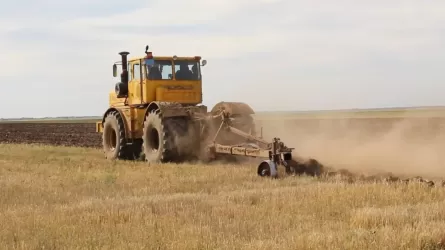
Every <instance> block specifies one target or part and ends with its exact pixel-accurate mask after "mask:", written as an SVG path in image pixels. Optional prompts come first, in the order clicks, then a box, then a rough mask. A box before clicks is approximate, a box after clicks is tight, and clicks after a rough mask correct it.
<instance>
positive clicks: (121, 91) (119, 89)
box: [114, 51, 130, 98]
mask: <svg viewBox="0 0 445 250" xmlns="http://www.w3.org/2000/svg"><path fill="white" fill-rule="evenodd" d="M128 54H130V53H129V52H125V51H124V52H120V53H119V55H121V57H122V74H121V82H119V83H116V85H115V87H114V91H115V92H116V95H117V98H122V97H126V96H127V94H128V61H127V55H128Z"/></svg>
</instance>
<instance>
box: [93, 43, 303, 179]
mask: <svg viewBox="0 0 445 250" xmlns="http://www.w3.org/2000/svg"><path fill="white" fill-rule="evenodd" d="M148 49H149V47H148V46H146V48H145V56H141V57H135V58H132V59H127V56H128V54H129V53H128V52H121V53H119V55H120V56H121V61H120V62H116V63H114V65H113V76H114V77H117V75H118V67H117V65H121V70H122V72H121V73H120V81H119V82H118V83H116V85H115V90H114V91H112V92H110V93H109V108H108V109H107V110H106V111H105V113H104V114H103V118H102V120H101V121H98V122H97V123H96V130H97V132H100V133H102V142H103V150H104V153H105V157H106V158H107V159H127V160H134V159H138V158H142V159H144V160H146V161H148V162H150V163H159V162H182V161H186V160H188V159H201V160H202V159H205V160H211V159H215V158H217V157H218V156H224V155H226V156H227V155H231V156H234V155H238V156H249V157H260V158H267V160H264V161H263V162H261V164H260V166H259V167H258V174H259V175H261V176H276V175H277V172H276V166H277V165H285V166H286V169H287V171H292V169H293V171H294V172H295V171H297V172H298V169H301V166H300V165H298V164H295V162H294V161H292V159H291V158H292V149H290V148H288V147H286V146H284V144H283V143H282V142H281V141H280V140H279V139H278V138H274V139H273V141H272V142H268V141H265V140H263V139H262V138H261V137H257V136H256V132H255V123H254V119H253V117H252V115H253V114H254V111H253V110H252V108H251V107H250V106H249V105H247V104H245V103H241V102H220V103H218V104H216V105H215V106H214V107H213V108H212V109H211V110H210V111H208V110H207V107H206V106H205V105H202V104H201V103H202V73H201V72H202V71H201V70H202V68H203V67H204V66H205V65H206V63H207V62H206V60H201V57H200V56H192V57H180V56H153V53H152V52H150V51H148ZM292 164H294V166H291V165H292ZM297 165H298V166H297Z"/></svg>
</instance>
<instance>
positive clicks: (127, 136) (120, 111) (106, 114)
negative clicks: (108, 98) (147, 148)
mask: <svg viewBox="0 0 445 250" xmlns="http://www.w3.org/2000/svg"><path fill="white" fill-rule="evenodd" d="M111 112H118V113H119V115H120V116H121V117H122V120H123V121H124V129H125V138H127V139H130V138H131V133H130V132H129V131H128V126H127V118H126V117H125V115H124V113H123V112H122V110H121V109H117V108H109V109H107V111H105V113H104V115H103V116H102V127H103V125H104V122H105V118H106V117H107V116H108V114H110V113H111Z"/></svg>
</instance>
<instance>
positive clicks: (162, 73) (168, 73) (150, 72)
mask: <svg viewBox="0 0 445 250" xmlns="http://www.w3.org/2000/svg"><path fill="white" fill-rule="evenodd" d="M144 69H145V72H144V73H145V74H146V76H147V79H148V80H171V79H172V75H173V64H172V62H171V61H170V60H155V61H154V64H153V65H146V64H145V62H144Z"/></svg>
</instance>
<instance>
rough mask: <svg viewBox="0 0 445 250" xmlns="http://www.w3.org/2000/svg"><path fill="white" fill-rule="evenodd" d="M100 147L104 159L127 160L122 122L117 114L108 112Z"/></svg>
mask: <svg viewBox="0 0 445 250" xmlns="http://www.w3.org/2000/svg"><path fill="white" fill-rule="evenodd" d="M103 126H104V129H103V133H102V145H103V150H104V154H105V158H107V159H109V160H115V159H119V160H124V159H127V158H128V147H127V145H126V139H125V127H124V121H123V120H122V117H121V116H120V115H119V113H118V112H110V113H109V114H108V115H107V117H106V118H105V122H104V125H103Z"/></svg>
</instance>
